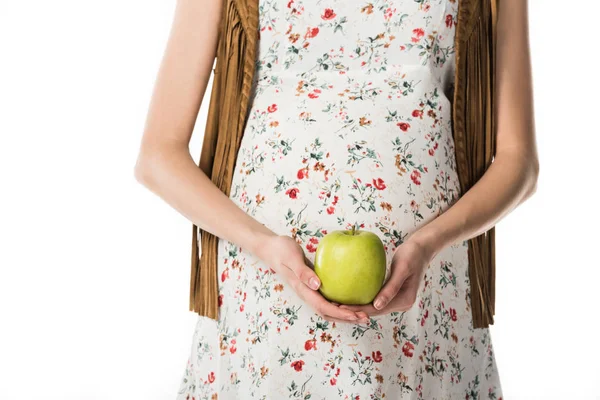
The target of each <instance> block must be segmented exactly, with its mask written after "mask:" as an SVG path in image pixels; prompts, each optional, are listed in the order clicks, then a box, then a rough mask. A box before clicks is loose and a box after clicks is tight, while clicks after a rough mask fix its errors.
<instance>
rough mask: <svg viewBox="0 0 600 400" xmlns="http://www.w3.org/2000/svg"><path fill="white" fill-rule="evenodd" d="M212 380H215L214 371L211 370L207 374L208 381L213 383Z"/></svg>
mask: <svg viewBox="0 0 600 400" xmlns="http://www.w3.org/2000/svg"><path fill="white" fill-rule="evenodd" d="M214 381H215V373H214V372H211V373H210V374H208V382H209V383H213V382H214Z"/></svg>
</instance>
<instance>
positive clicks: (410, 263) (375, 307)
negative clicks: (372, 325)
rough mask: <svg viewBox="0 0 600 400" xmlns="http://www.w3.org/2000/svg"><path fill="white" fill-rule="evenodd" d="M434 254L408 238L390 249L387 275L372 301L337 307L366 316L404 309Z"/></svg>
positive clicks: (411, 298)
mask: <svg viewBox="0 0 600 400" xmlns="http://www.w3.org/2000/svg"><path fill="white" fill-rule="evenodd" d="M433 257H434V254H433V252H432V251H431V250H429V249H427V248H426V246H423V245H422V244H421V243H419V242H417V241H416V240H411V239H410V238H409V239H408V240H407V241H406V242H404V243H402V244H401V245H400V246H399V247H398V248H397V249H396V251H395V252H394V256H393V258H392V263H391V266H390V277H389V279H388V280H387V281H386V282H385V283H384V285H383V287H382V288H381V290H380V291H379V293H378V294H377V296H376V297H375V299H374V300H373V303H372V304H366V305H347V304H343V305H340V306H339V307H341V308H346V309H349V310H352V311H355V312H358V311H362V312H365V313H366V314H367V315H368V316H374V315H383V314H389V313H391V312H394V311H408V310H409V309H410V308H411V307H412V306H413V304H414V303H415V301H416V298H417V292H418V290H419V284H420V283H421V281H422V280H423V277H424V275H425V270H426V269H427V267H428V265H429V263H430V262H431V260H432V259H433Z"/></svg>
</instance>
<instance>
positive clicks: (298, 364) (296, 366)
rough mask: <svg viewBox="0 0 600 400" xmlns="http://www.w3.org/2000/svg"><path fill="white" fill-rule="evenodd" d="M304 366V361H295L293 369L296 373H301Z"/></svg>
mask: <svg viewBox="0 0 600 400" xmlns="http://www.w3.org/2000/svg"><path fill="white" fill-rule="evenodd" d="M303 365H304V361H302V360H298V361H294V362H293V363H292V368H294V369H295V370H296V371H298V372H300V371H302V366H303Z"/></svg>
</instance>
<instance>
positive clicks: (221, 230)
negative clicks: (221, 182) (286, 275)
mask: <svg viewBox="0 0 600 400" xmlns="http://www.w3.org/2000/svg"><path fill="white" fill-rule="evenodd" d="M135 175H136V179H137V180H138V181H140V182H141V183H142V184H143V185H144V186H146V187H147V188H149V189H150V190H151V191H152V192H154V193H155V194H156V195H158V196H159V197H161V198H162V199H163V200H164V201H166V202H167V203H168V204H169V205H171V206H172V207H173V208H174V209H176V210H177V211H179V212H180V213H181V214H182V215H183V216H185V217H186V218H187V219H189V220H190V221H192V222H193V223H194V224H196V225H197V226H199V227H201V228H202V229H204V230H205V231H207V232H210V233H212V234H213V235H215V236H217V237H220V238H223V239H226V240H228V241H230V242H232V243H235V244H236V245H238V246H240V247H242V248H245V249H247V250H249V251H250V252H252V253H255V252H256V250H257V248H258V246H259V245H260V243H261V242H262V241H263V239H264V238H265V237H266V236H270V235H274V233H273V232H272V231H271V230H270V229H268V228H267V227H266V226H264V225H263V224H261V223H260V222H258V221H257V220H256V219H254V218H252V217H251V216H250V215H248V214H247V213H246V212H245V211H243V210H242V209H241V208H239V207H238V206H237V205H236V204H235V203H234V202H233V201H231V200H230V199H229V197H228V196H226V195H225V194H224V193H223V192H221V191H220V190H219V189H218V188H217V187H216V186H215V185H214V184H213V183H212V181H211V180H210V179H209V178H208V177H207V176H206V174H204V172H202V170H200V169H199V168H198V167H197V166H196V164H195V163H194V160H193V159H192V157H191V155H190V153H189V151H188V149H187V148H185V147H183V146H175V145H173V146H166V145H164V144H163V145H161V146H160V150H158V149H156V150H146V152H145V153H141V154H140V157H139V159H138V163H137V165H136V171H135Z"/></svg>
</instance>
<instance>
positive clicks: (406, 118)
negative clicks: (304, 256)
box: [230, 82, 460, 249]
mask: <svg viewBox="0 0 600 400" xmlns="http://www.w3.org/2000/svg"><path fill="white" fill-rule="evenodd" d="M367 83H368V82H367ZM380 84H381V82H380ZM367 86H369V85H367ZM350 92H351V91H350V90H349V91H348V92H346V93H343V94H342V95H340V94H339V93H334V92H332V91H326V90H322V91H320V92H315V91H314V89H313V92H312V93H317V94H318V95H317V96H316V97H315V96H312V97H311V96H308V95H299V96H296V94H295V93H293V92H292V93H290V92H289V91H286V92H284V91H281V90H277V89H276V88H275V87H269V88H267V89H263V90H258V91H257V95H256V96H255V98H254V100H253V102H252V106H251V109H250V112H249V119H248V122H247V125H246V131H245V133H244V137H243V139H242V143H241V148H240V151H239V153H238V158H237V161H236V169H235V173H234V179H233V183H232V187H231V193H230V197H231V198H232V199H233V200H234V201H235V202H236V203H237V204H238V205H239V206H240V207H241V208H242V209H244V210H245V211H247V212H248V213H249V214H251V215H253V216H254V217H255V218H256V219H258V220H259V221H260V222H262V223H264V224H265V225H267V226H268V227H270V228H271V229H273V230H274V231H276V232H277V233H279V234H287V235H290V234H291V235H292V236H296V237H297V238H298V239H299V241H302V242H304V243H305V244H306V245H308V246H309V249H310V247H312V246H311V245H310V243H311V238H312V243H313V244H315V243H316V242H318V238H319V235H321V234H322V232H323V231H325V232H327V231H329V230H333V229H348V228H350V227H351V226H352V225H357V226H359V227H363V229H369V230H371V231H373V232H376V233H378V234H380V236H381V238H382V240H384V243H386V245H387V246H397V245H398V244H399V243H400V242H401V240H402V239H403V238H404V237H406V235H407V234H409V233H411V232H412V231H413V230H415V229H417V228H418V227H419V226H421V225H422V224H424V223H426V222H428V221H429V220H430V219H432V218H435V216H436V215H439V213H441V212H443V211H444V210H445V209H447V208H448V207H449V206H450V205H451V204H452V203H453V202H454V201H455V200H456V199H457V198H458V197H459V196H460V191H459V183H458V179H457V174H456V168H455V158H454V145H453V140H452V134H451V127H450V120H449V116H450V114H449V113H450V105H449V102H448V100H447V99H446V97H444V96H443V95H441V92H440V90H439V88H437V87H436V86H434V85H430V86H429V87H428V86H427V85H425V84H423V85H422V86H421V90H420V91H416V90H415V91H413V92H411V93H409V94H408V95H406V96H401V97H400V98H398V99H387V100H386V99H384V98H378V97H373V96H376V95H375V94H374V93H376V91H373V92H368V90H363V91H362V93H363V97H362V98H358V97H357V96H354V97H353V96H350V95H349V94H348V93H350ZM369 93H370V94H369ZM369 96H371V97H369Z"/></svg>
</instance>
